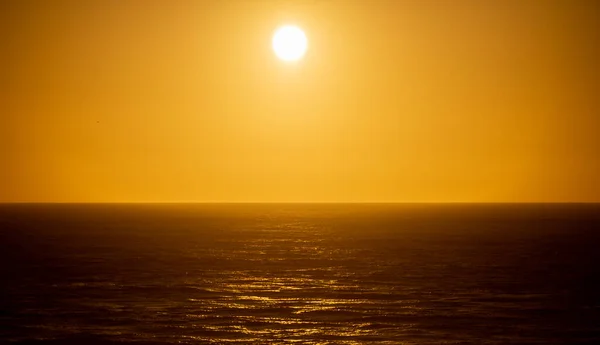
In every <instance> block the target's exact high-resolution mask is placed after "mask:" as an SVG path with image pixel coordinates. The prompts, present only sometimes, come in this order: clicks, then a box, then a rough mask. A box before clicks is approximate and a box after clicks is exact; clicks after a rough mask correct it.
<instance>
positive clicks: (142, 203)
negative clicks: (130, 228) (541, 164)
mask: <svg viewBox="0 0 600 345" xmlns="http://www.w3.org/2000/svg"><path fill="white" fill-rule="evenodd" d="M18 204H21V205H27V204H29V205H34V204H37V205H40V204H55V205H118V204H128V205H134V204H139V205H184V204H187V205H265V204H274V205H275V204H279V205H281V204H295V205H299V204H313V205H315V204H331V205H353V204H355V205H364V204H372V205H420V204H422V205H427V204H431V205H441V204H465V205H467V204H470V205H473V204H488V205H501V204H600V201H0V205H18Z"/></svg>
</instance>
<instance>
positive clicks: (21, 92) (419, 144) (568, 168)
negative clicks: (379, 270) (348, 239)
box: [0, 0, 600, 202]
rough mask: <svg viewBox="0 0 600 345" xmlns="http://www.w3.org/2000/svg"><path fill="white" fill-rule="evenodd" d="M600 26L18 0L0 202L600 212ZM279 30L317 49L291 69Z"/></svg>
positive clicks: (13, 11)
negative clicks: (515, 206)
mask: <svg viewBox="0 0 600 345" xmlns="http://www.w3.org/2000/svg"><path fill="white" fill-rule="evenodd" d="M599 14H600V2H596V1H562V0H556V1H554V0H540V1H529V0H518V1H517V0H508V1H479V0H470V1H467V0H463V1H461V0H457V1H443V0H423V1H418V0H411V1H408V0H407V1H403V0H390V1H377V0H369V1H352V0H339V1H334V0H329V1H326V0H322V1H319V0H313V1H289V0H281V1H276V0H272V1H270V0H247V1H209V0H204V1H203V0H191V1H167V0H163V1H142V0H140V1H127V0H123V1H116V0H113V1H111V0H98V1H96V0H88V1H75V0H74V1H59V0H56V1H3V2H2V3H1V4H0V30H1V33H2V34H1V36H0V40H1V41H0V43H1V47H2V48H0V49H2V55H1V57H2V58H1V60H0V61H1V65H0V76H1V78H2V79H1V80H2V83H1V88H2V89H1V91H2V92H1V96H0V97H2V98H1V101H0V201H1V202H13V201H19V202H181V201H193V202H211V201H218V202H221V201H222V202H245V201H257V202H276V201H284V202H292V201H300V202H310V201H322V202H329V201H332V202H333V201H339V202H428V201H432V202H446V201H459V202H480V201H482V202H530V201H542V202H552V201H600V182H599V178H598V176H600V113H599V107H598V106H599V105H600V104H599V103H600V97H599V94H598V92H599V91H598V90H600V83H599V81H600V74H599V67H598V61H600V51H599V49H600V30H599V29H600V28H599V25H600V24H599V21H598V20H597V19H598V16H599ZM283 24H296V25H299V26H300V27H302V28H303V29H304V31H305V32H306V35H307V36H308V39H309V50H308V52H307V54H306V56H305V57H304V59H303V60H301V61H300V62H298V63H296V64H290V63H284V62H282V61H279V60H277V58H276V57H275V55H274V54H273V52H272V50H271V47H270V44H271V36H272V34H273V32H274V30H275V29H276V28H277V27H278V26H280V25H283Z"/></svg>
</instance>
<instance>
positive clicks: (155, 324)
mask: <svg viewBox="0 0 600 345" xmlns="http://www.w3.org/2000/svg"><path fill="white" fill-rule="evenodd" d="M0 262H1V263H0V341H1V342H15V343H17V344H25V343H26V344H38V343H39V344H116V343H129V342H131V343H135V344H204V343H217V344H221V343H235V344H281V343H294V344H598V343H600V206H599V205H328V204H320V205H319V204H305V205H301V204H271V205H1V206H0Z"/></svg>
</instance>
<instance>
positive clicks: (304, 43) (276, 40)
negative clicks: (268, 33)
mask: <svg viewBox="0 0 600 345" xmlns="http://www.w3.org/2000/svg"><path fill="white" fill-rule="evenodd" d="M307 47H308V39H307V38H306V35H305V34H304V32H303V31H302V30H301V29H300V28H299V27H297V26H292V25H286V26H282V27H280V28H279V29H277V31H275V34H274V35H273V50H274V51H275V55H277V57H278V58H280V59H281V60H284V61H297V60H300V59H301V58H302V57H303V56H304V53H306V49H307Z"/></svg>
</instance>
